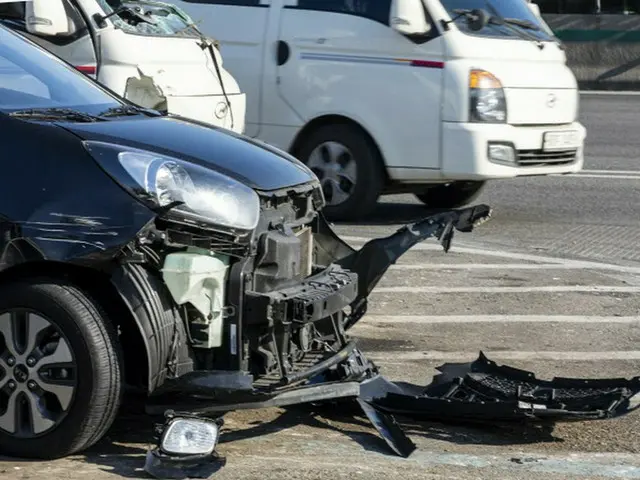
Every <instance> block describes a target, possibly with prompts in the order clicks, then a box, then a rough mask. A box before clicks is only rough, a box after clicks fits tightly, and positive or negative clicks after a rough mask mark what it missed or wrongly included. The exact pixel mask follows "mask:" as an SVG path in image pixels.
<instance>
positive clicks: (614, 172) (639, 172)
mask: <svg viewBox="0 0 640 480" xmlns="http://www.w3.org/2000/svg"><path fill="white" fill-rule="evenodd" d="M582 172H584V173H606V174H608V175H640V170H582ZM582 172H578V173H577V174H576V175H580V174H581V173H582Z"/></svg>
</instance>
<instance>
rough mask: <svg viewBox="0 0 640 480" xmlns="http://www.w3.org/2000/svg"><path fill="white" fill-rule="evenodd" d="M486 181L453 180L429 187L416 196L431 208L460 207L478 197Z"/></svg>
mask: <svg viewBox="0 0 640 480" xmlns="http://www.w3.org/2000/svg"><path fill="white" fill-rule="evenodd" d="M485 184H486V182H472V181H469V182H452V183H447V184H444V185H435V186H433V187H429V188H428V189H427V190H425V191H424V192H422V193H416V194H415V195H416V197H417V198H418V200H420V201H421V202H422V203H424V204H425V205H427V206H428V207H431V208H459V207H464V206H465V205H468V204H469V203H471V202H473V201H474V200H475V199H477V198H478V197H479V196H480V194H481V193H482V190H483V188H484V186H485Z"/></svg>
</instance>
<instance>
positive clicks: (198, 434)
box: [144, 412, 226, 479]
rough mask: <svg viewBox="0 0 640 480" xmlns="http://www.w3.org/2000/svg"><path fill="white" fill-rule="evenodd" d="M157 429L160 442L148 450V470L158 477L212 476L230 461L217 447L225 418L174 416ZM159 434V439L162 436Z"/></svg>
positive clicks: (146, 466)
mask: <svg viewBox="0 0 640 480" xmlns="http://www.w3.org/2000/svg"><path fill="white" fill-rule="evenodd" d="M166 417H167V421H166V422H165V423H164V424H163V425H159V426H158V427H157V429H156V433H157V434H158V437H159V439H158V445H157V447H156V448H154V449H153V450H150V451H149V452H148V453H147V458H146V462H145V468H144V470H145V472H147V473H148V474H150V475H151V476H153V477H155V478H173V479H183V478H184V479H186V478H209V477H210V476H211V475H212V474H213V473H215V472H217V471H218V470H219V469H220V468H222V466H224V464H225V463H226V461H225V459H224V458H222V457H219V456H218V455H217V454H216V452H215V448H216V445H217V444H218V438H219V436H220V428H221V427H222V425H223V421H222V418H219V419H216V420H211V419H208V418H202V417H197V416H186V415H184V416H174V414H173V412H167V414H166ZM158 437H156V438H158Z"/></svg>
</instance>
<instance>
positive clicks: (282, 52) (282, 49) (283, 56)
mask: <svg viewBox="0 0 640 480" xmlns="http://www.w3.org/2000/svg"><path fill="white" fill-rule="evenodd" d="M290 55H291V49H290V48H289V44H288V43H287V42H283V41H282V40H278V48H277V54H276V61H277V62H278V66H281V65H284V64H285V63H287V61H288V60H289V56H290Z"/></svg>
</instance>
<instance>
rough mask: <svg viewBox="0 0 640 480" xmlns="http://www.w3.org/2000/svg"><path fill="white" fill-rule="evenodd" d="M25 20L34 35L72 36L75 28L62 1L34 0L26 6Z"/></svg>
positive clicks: (28, 29) (29, 30)
mask: <svg viewBox="0 0 640 480" xmlns="http://www.w3.org/2000/svg"><path fill="white" fill-rule="evenodd" d="M25 7H26V8H25V17H26V18H25V20H26V27H27V31H28V32H29V33H32V34H34V35H71V34H73V33H74V30H75V28H73V27H72V25H71V21H70V20H69V18H67V11H66V10H65V8H64V3H63V1H62V0H32V1H30V2H27V3H26V4H25Z"/></svg>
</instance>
